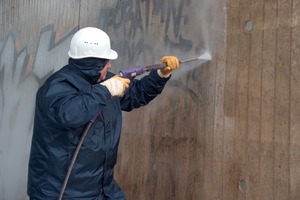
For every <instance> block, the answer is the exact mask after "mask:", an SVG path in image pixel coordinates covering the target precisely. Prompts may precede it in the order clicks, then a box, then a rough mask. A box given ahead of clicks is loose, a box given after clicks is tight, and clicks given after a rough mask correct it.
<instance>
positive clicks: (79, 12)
mask: <svg viewBox="0 0 300 200" xmlns="http://www.w3.org/2000/svg"><path fill="white" fill-rule="evenodd" d="M80 15H81V0H79V10H78V22H77V24H78V29H80Z"/></svg>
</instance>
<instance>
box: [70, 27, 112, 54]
mask: <svg viewBox="0 0 300 200" xmlns="http://www.w3.org/2000/svg"><path fill="white" fill-rule="evenodd" d="M68 55H69V56H70V57H71V58H74V59H80V58H88V57H94V58H103V59H108V60H114V59H116V58H117V57H118V53H117V52H116V51H114V50H112V49H111V47H110V39H109V36H108V35H107V34H106V33H105V32H104V31H102V30H101V29H98V28H94V27H86V28H83V29H80V30H79V31H77V33H75V35H74V36H73V38H72V40H71V44H70V49H69V52H68Z"/></svg>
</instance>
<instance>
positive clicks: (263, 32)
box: [258, 0, 266, 199]
mask: <svg viewBox="0 0 300 200" xmlns="http://www.w3.org/2000/svg"><path fill="white" fill-rule="evenodd" d="M262 7H263V19H262V23H263V31H262V45H261V46H262V55H261V68H260V80H261V83H260V108H259V109H260V114H259V115H260V123H259V147H258V152H259V158H258V159H259V160H258V162H259V168H258V180H259V182H258V190H259V196H258V199H259V198H260V196H261V168H262V166H261V165H262V163H261V161H262V159H261V157H262V152H261V150H262V148H261V146H262V145H263V144H262V137H261V135H262V128H261V126H262V109H263V107H262V104H263V68H264V38H265V28H264V26H265V19H266V18H265V17H266V15H265V14H266V13H265V0H263V6H262Z"/></svg>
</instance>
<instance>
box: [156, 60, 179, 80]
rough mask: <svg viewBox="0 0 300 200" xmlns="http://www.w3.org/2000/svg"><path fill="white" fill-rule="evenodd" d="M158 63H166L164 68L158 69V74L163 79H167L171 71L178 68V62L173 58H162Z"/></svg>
mask: <svg viewBox="0 0 300 200" xmlns="http://www.w3.org/2000/svg"><path fill="white" fill-rule="evenodd" d="M160 63H166V65H167V66H166V67H165V68H163V69H159V70H158V73H159V74H160V75H161V76H163V77H168V76H170V74H171V73H172V71H173V70H176V69H178V68H179V60H178V58H177V57H175V56H164V57H162V58H161V59H160Z"/></svg>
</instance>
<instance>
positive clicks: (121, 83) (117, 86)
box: [100, 75, 130, 97]
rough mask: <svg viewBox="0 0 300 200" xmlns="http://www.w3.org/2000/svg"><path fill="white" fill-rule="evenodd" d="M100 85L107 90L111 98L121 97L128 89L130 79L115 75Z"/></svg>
mask: <svg viewBox="0 0 300 200" xmlns="http://www.w3.org/2000/svg"><path fill="white" fill-rule="evenodd" d="M100 84H101V85H104V86H105V87H106V88H107V89H108V91H109V92H110V94H111V96H119V97H122V96H123V95H124V92H125V90H126V89H127V88H128V87H129V84H130V79H128V78H121V77H120V76H118V75H116V76H113V77H111V78H110V79H107V80H106V81H103V82H102V83H100Z"/></svg>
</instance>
